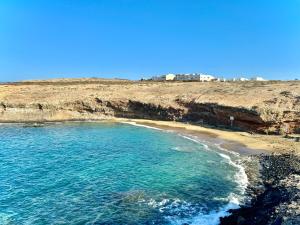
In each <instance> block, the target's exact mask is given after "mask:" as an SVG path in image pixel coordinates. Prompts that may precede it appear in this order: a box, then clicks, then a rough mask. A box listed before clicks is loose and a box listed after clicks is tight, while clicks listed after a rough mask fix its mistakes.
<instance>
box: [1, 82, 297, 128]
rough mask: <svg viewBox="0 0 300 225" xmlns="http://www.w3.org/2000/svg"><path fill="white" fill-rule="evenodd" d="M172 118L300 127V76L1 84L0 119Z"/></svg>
mask: <svg viewBox="0 0 300 225" xmlns="http://www.w3.org/2000/svg"><path fill="white" fill-rule="evenodd" d="M110 117H124V118H143V119H155V120H175V121H186V122H195V123H199V124H211V125H216V126H230V125H231V122H230V119H229V118H230V117H234V121H233V126H234V128H237V129H241V130H246V131H254V132H271V133H278V132H282V131H284V130H289V131H290V132H294V133H299V132H300V129H299V128H300V82H296V81H295V82H273V83H271V82H262V83H257V82H256V83H255V82H249V83H248V82H246V83H142V82H124V83H122V84H120V83H118V82H116V83H114V82H110V83H108V84H107V83H105V82H103V81H99V82H98V83H97V82H93V83H86V82H83V81H82V82H76V83H72V80H68V82H67V83H63V82H61V81H60V82H58V83H57V82H51V83H47V82H45V83H43V82H39V83H34V82H33V83H30V84H28V83H20V84H8V85H0V122H29V121H32V122H33V121H64V120H98V119H104V118H110Z"/></svg>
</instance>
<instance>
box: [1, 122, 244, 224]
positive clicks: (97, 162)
mask: <svg viewBox="0 0 300 225" xmlns="http://www.w3.org/2000/svg"><path fill="white" fill-rule="evenodd" d="M238 160H239V156H237V155H235V154H230V153H228V152H226V151H223V150H221V149H219V148H218V147H217V146H214V145H209V144H207V143H205V142H204V141H203V142H202V141H201V140H200V141H199V140H195V139H193V138H191V137H189V136H183V135H180V134H177V133H175V132H167V131H162V130H157V129H150V128H145V127H140V126H133V125H130V124H118V123H61V124H47V125H45V126H43V127H24V126H23V125H8V124H7V125H0V224H1V225H4V224H9V225H23V224H34V225H47V224H72V225H76V224H77V225H81V224H99V225H100V224H103V225H104V224H107V225H108V224H113V225H114V224H120V225H127V224H130V225H138V224H205V225H207V224H211V225H214V224H218V222H219V217H220V216H222V215H226V210H227V209H229V208H232V207H237V204H238V202H239V200H240V199H242V197H243V191H244V188H245V185H246V182H247V178H246V177H245V173H244V171H243V167H241V166H240V165H239V164H238Z"/></svg>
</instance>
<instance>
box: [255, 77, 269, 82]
mask: <svg viewBox="0 0 300 225" xmlns="http://www.w3.org/2000/svg"><path fill="white" fill-rule="evenodd" d="M251 80H254V81H266V80H265V79H264V78H262V77H252V78H251Z"/></svg>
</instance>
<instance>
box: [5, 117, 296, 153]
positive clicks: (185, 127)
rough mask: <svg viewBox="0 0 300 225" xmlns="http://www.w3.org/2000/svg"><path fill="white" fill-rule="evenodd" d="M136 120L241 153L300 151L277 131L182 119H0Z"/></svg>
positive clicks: (38, 122)
mask: <svg viewBox="0 0 300 225" xmlns="http://www.w3.org/2000/svg"><path fill="white" fill-rule="evenodd" d="M68 122H70V123H73V122H74V123H80V122H82V123H84V122H87V123H101V122H113V123H114V122H116V123H136V124H138V125H144V126H150V127H154V128H158V129H162V130H169V131H173V132H177V133H182V134H185V135H189V136H193V137H194V138H197V139H199V140H206V141H208V142H209V143H213V144H218V145H219V146H220V147H221V148H225V149H228V150H230V151H233V152H237V153H239V154H241V155H246V156H251V155H259V154H272V153H290V152H293V153H294V154H297V155H298V154H299V155H300V142H295V141H291V140H289V139H286V138H283V137H282V136H279V135H264V134H257V133H254V134H250V133H248V132H242V131H232V130H224V129H218V128H214V127H212V128H210V127H203V126H200V125H194V124H189V123H183V122H175V121H161V120H149V119H131V118H119V117H107V118H103V119H96V120H94V119H92V120H86V119H83V120H55V121H22V122H20V121H0V126H1V125H2V124H25V125H26V124H29V126H31V124H37V125H40V124H55V123H68Z"/></svg>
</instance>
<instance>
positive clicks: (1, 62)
mask: <svg viewBox="0 0 300 225" xmlns="http://www.w3.org/2000/svg"><path fill="white" fill-rule="evenodd" d="M169 72H172V73H188V72H204V73H210V74H216V75H220V76H224V77H233V76H241V75H244V76H252V75H262V76H264V77H265V78H268V79H295V78H298V79H300V0H251V1H247V0H227V1H226V0H94V1H93V0H77V1H74V0H48V1H46V0H44V1H43V0H36V1H34V0H26V1H25V0H24V1H17V0H0V81H15V80H24V79H45V78H55V77H120V78H129V79H138V78H140V77H141V76H151V75H153V74H162V73H169Z"/></svg>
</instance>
